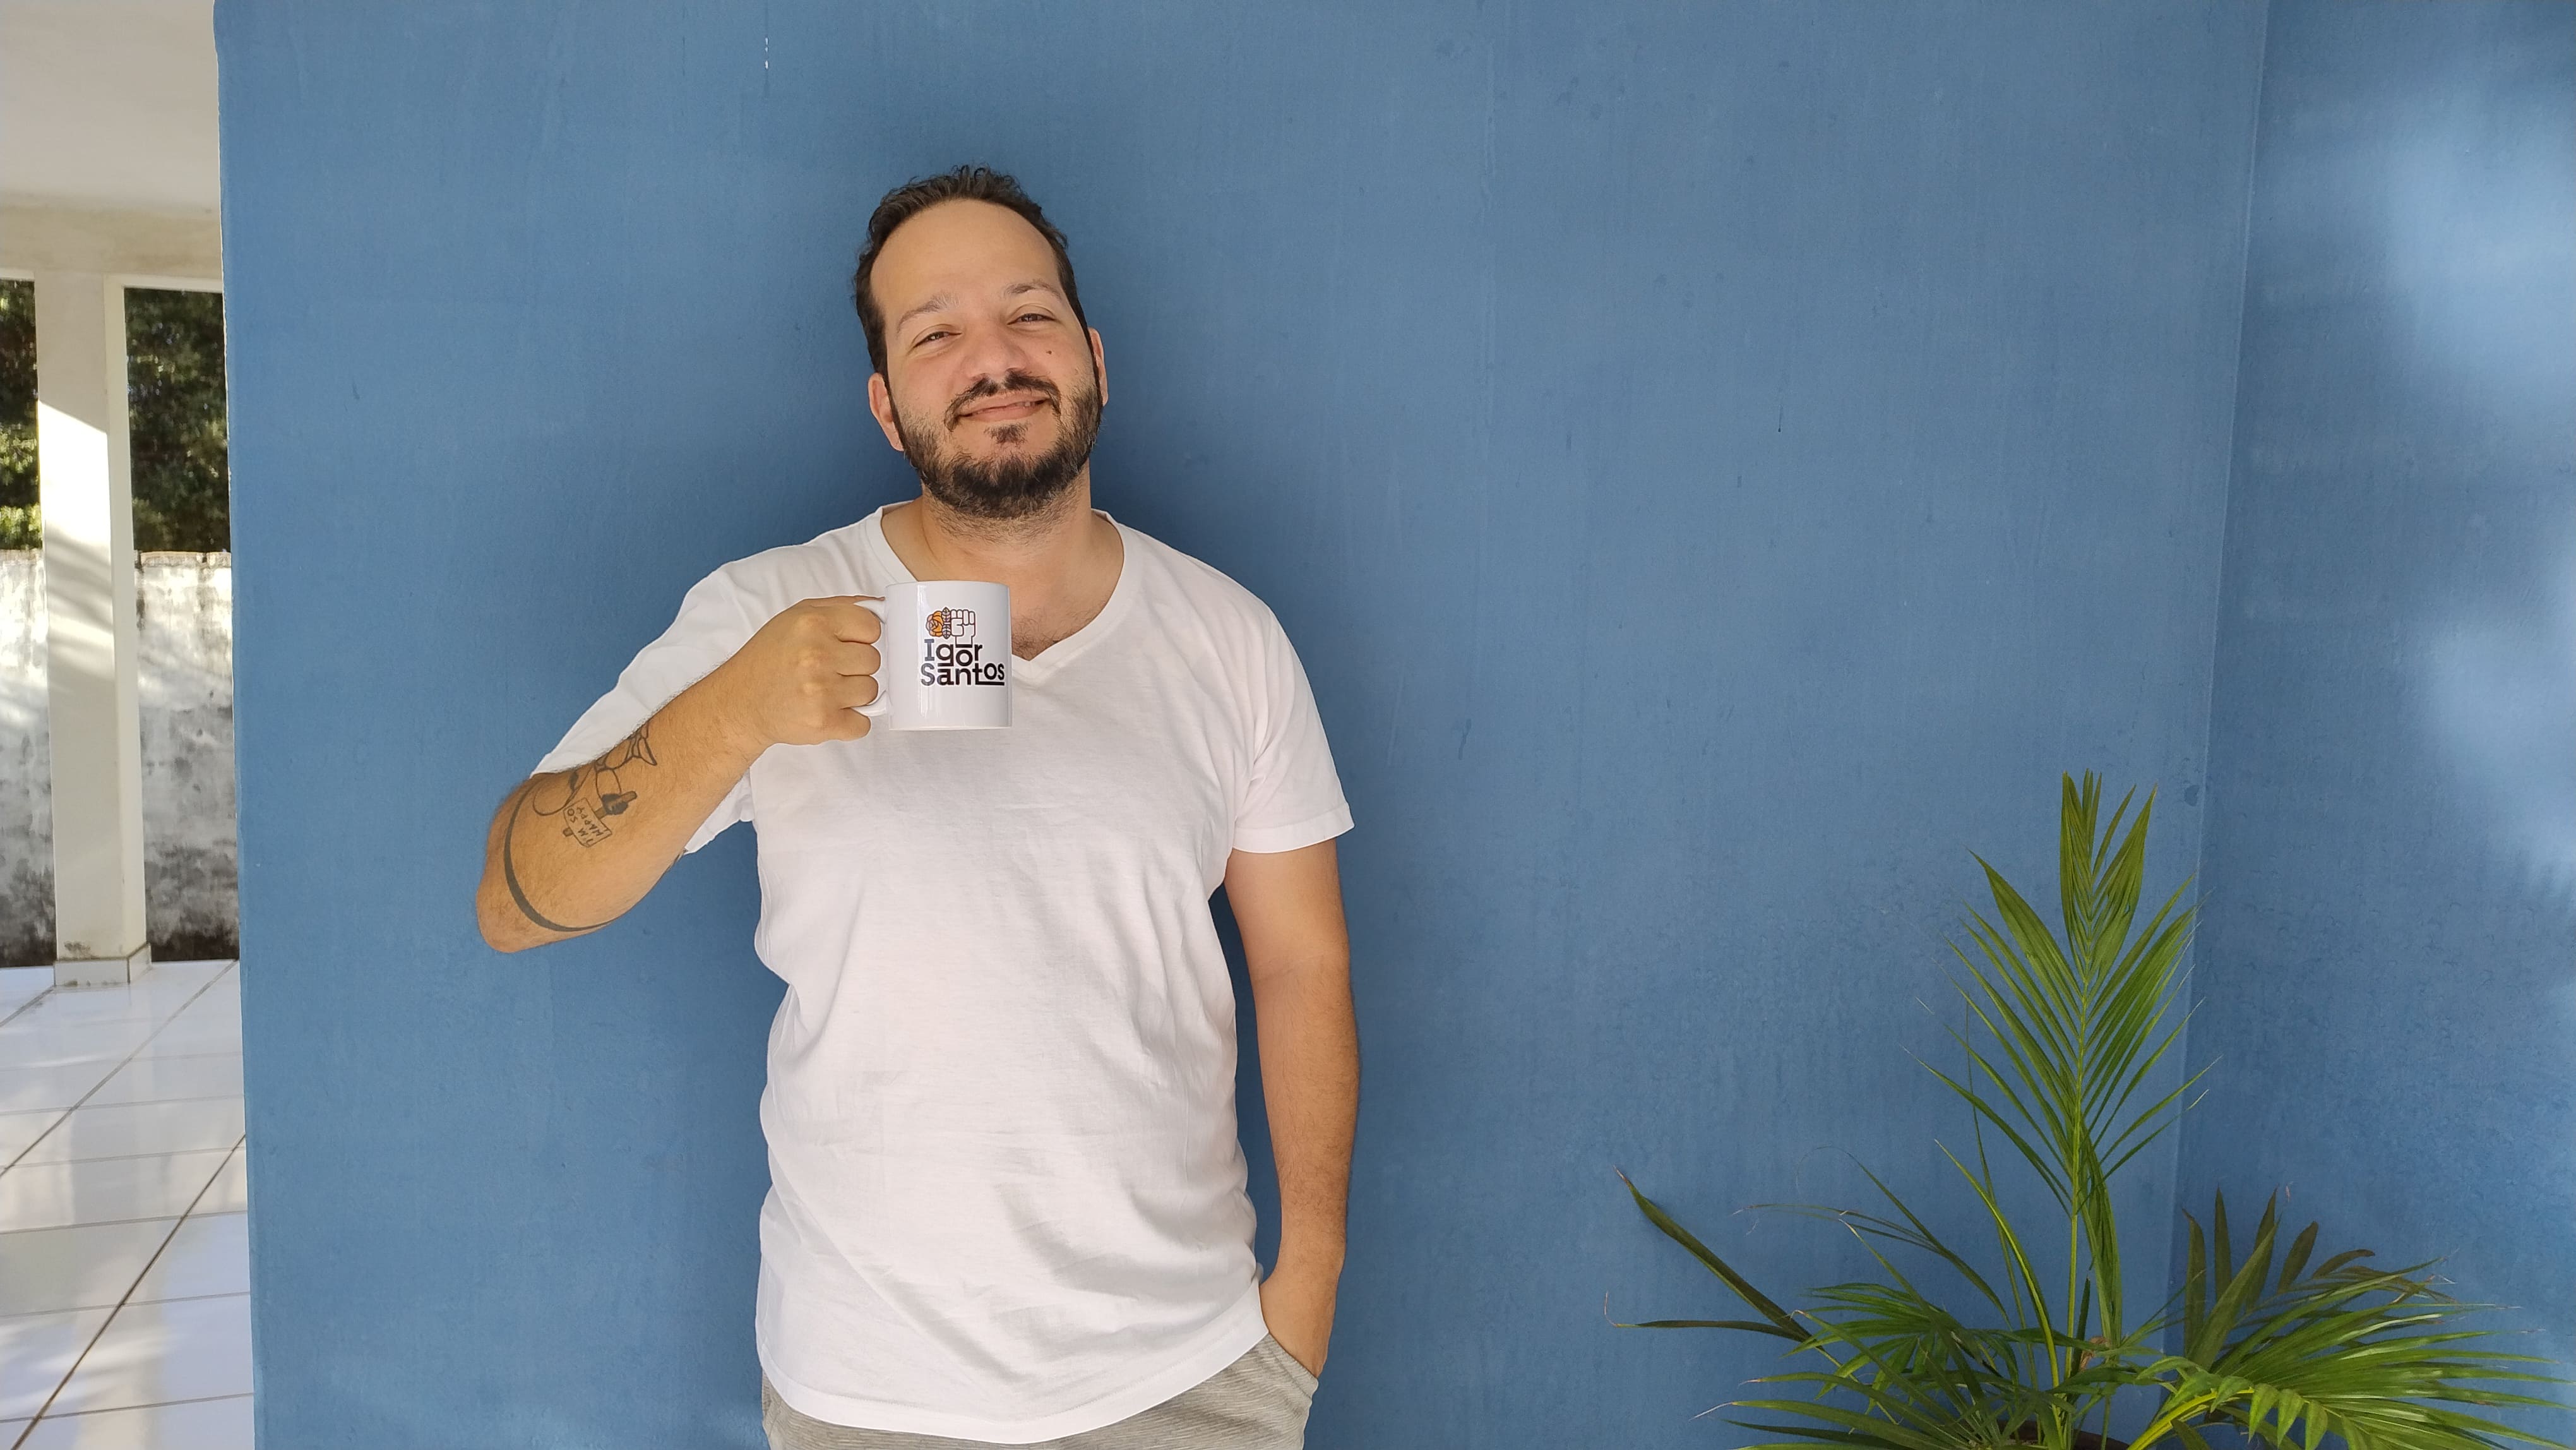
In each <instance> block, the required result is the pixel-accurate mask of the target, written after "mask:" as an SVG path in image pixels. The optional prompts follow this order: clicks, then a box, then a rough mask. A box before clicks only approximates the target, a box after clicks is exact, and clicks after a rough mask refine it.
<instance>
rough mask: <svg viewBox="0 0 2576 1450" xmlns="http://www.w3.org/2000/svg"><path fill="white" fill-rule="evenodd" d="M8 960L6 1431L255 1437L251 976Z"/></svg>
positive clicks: (221, 1439) (0, 1174)
mask: <svg viewBox="0 0 2576 1450" xmlns="http://www.w3.org/2000/svg"><path fill="white" fill-rule="evenodd" d="M51 979H52V972H51V970H50V969H35V970H26V971H18V970H11V971H0V1450H250V1445H251V1423H250V1236H249V1231H248V1227H247V1219H246V1217H245V1210H247V1209H248V1208H249V1201H248V1195H249V1184H248V1179H247V1178H246V1177H245V1176H244V1172H243V1159H242V1098H241V984H240V977H239V976H238V974H237V973H236V972H235V971H234V969H233V964H232V963H230V962H177V963H170V964H166V965H163V966H159V967H155V968H153V969H152V971H151V972H149V973H148V974H146V975H145V977H144V978H143V980H141V981H139V982H136V983H134V984H133V985H132V986H127V987H92V988H81V989H65V990H54V989H52V988H51V987H50V986H49V983H50V981H51Z"/></svg>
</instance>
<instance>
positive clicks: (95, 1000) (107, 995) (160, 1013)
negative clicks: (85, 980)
mask: <svg viewBox="0 0 2576 1450" xmlns="http://www.w3.org/2000/svg"><path fill="white" fill-rule="evenodd" d="M182 1005H184V1004H183V1003H182V1002H180V1001H178V1000H175V999H173V1000H164V999H161V998H157V997H155V996H153V995H152V994H151V993H149V992H138V991H135V990H134V989H133V988H131V987H59V988H56V989H55V990H54V991H51V992H48V993H46V994H45V1000H43V1001H41V1002H39V1003H37V1004H36V1005H35V1006H33V1007H30V1008H28V1009H27V1010H26V1011H25V1012H23V1013H20V1014H19V1016H18V1018H17V1020H16V1021H14V1022H11V1023H10V1024H9V1025H10V1026H11V1027H13V1028H16V1027H25V1026H28V1025H30V1024H35V1025H40V1026H49V1027H50V1026H61V1025H64V1024H66V1023H72V1022H157V1021H159V1020H161V1019H162V1018H165V1017H168V1016H171V1015H172V1014H174V1013H176V1012H177V1011H178V1010H179V1008H180V1007H181V1006H182Z"/></svg>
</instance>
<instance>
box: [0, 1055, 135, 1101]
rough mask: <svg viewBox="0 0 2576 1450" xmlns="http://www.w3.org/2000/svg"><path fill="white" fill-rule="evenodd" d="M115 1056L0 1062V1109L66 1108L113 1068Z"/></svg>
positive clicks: (100, 1080)
mask: <svg viewBox="0 0 2576 1450" xmlns="http://www.w3.org/2000/svg"><path fill="white" fill-rule="evenodd" d="M117 1061H118V1060H117V1059H116V1058H113V1057H111V1058H107V1059H104V1060H97V1061H90V1062H74V1063H66V1064H64V1065H61V1066H58V1067H11V1066H9V1065H8V1064H7V1063H5V1062H0V1113H23V1112H28V1111H30V1110H32V1109H36V1108H68V1107H70V1106H71V1105H72V1104H74V1103H76V1102H79V1101H80V1100H81V1098H82V1097H83V1096H84V1095H86V1094H87V1093H88V1092H89V1090H90V1089H91V1088H94V1087H96V1086H98V1085H99V1084H100V1083H102V1082H105V1081H106V1080H107V1077H108V1074H110V1073H113V1072H115V1071H116V1068H117Z"/></svg>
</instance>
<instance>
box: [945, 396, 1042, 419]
mask: <svg viewBox="0 0 2576 1450" xmlns="http://www.w3.org/2000/svg"><path fill="white" fill-rule="evenodd" d="M1054 406H1055V404H1054V403H1052V402H1050V401H1048V400H1047V399H1045V398H996V399H993V400H991V401H989V402H982V403H977V404H975V405H974V406H972V407H968V408H960V409H959V410H958V411H957V421H958V422H960V423H1017V422H1020V421H1021V420H1023V419H1026V418H1031V417H1034V416H1036V414H1037V411H1038V410H1039V409H1040V408H1052V407H1054Z"/></svg>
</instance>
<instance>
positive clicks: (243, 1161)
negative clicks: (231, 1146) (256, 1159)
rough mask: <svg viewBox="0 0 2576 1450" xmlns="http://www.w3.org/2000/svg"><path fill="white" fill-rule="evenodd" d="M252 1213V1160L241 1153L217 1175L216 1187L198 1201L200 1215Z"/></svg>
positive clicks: (237, 1153) (235, 1155) (208, 1190)
mask: <svg viewBox="0 0 2576 1450" xmlns="http://www.w3.org/2000/svg"><path fill="white" fill-rule="evenodd" d="M249 1211H250V1160H249V1158H248V1157H247V1156H246V1155H244V1154H242V1153H239V1152H236V1153H234V1154H233V1161H231V1162H230V1163H227V1164H225V1165H224V1168H223V1171H222V1172H220V1173H218V1174H216V1175H215V1182H214V1186H213V1187H211V1188H208V1189H207V1190H206V1196H205V1197H204V1198H201V1199H199V1200H198V1201H197V1212H199V1213H247V1212H249Z"/></svg>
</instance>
